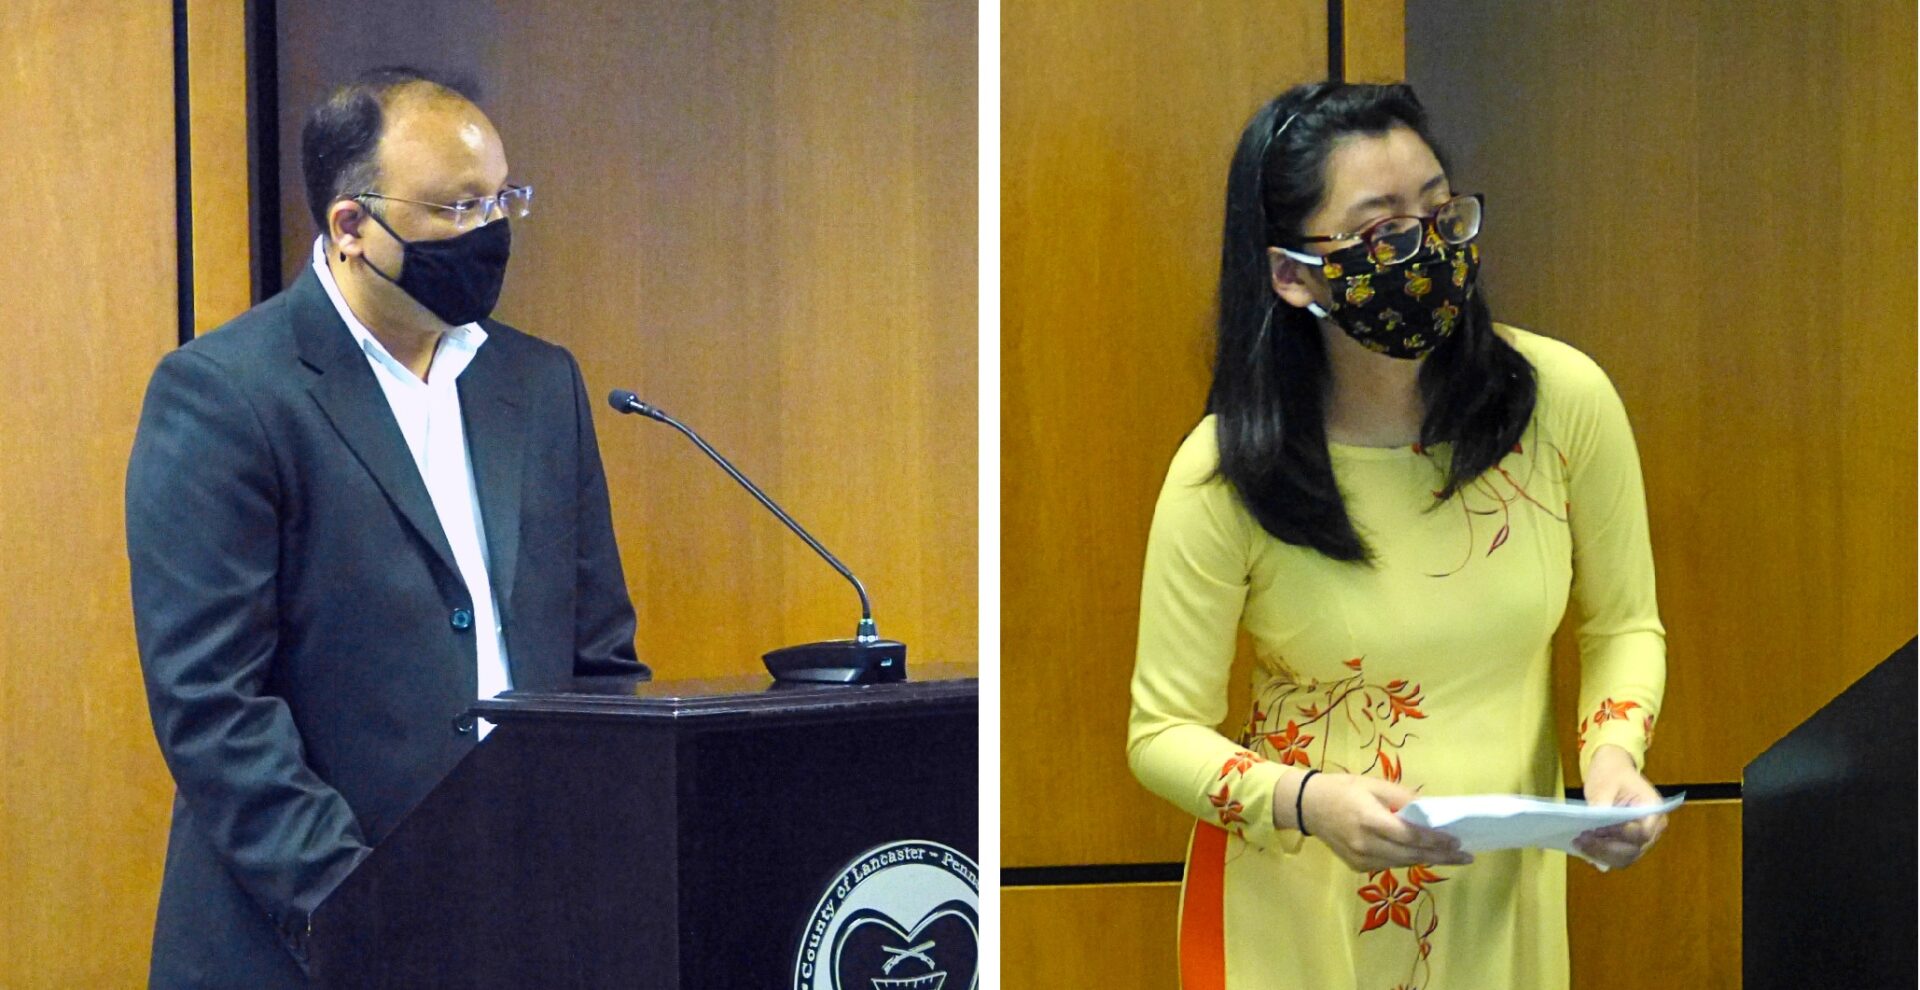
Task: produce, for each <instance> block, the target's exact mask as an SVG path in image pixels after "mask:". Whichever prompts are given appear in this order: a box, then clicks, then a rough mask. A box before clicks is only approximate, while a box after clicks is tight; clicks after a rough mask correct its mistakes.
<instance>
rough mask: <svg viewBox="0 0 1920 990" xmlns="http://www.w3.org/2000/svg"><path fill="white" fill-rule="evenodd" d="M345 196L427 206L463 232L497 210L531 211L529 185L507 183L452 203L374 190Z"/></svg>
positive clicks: (520, 213)
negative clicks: (402, 196)
mask: <svg viewBox="0 0 1920 990" xmlns="http://www.w3.org/2000/svg"><path fill="white" fill-rule="evenodd" d="M348 198H349V199H356V200H358V199H384V200H388V201H390V202H395V203H412V204H413V205H415V206H429V207H432V208H434V209H436V210H439V211H441V212H442V213H444V214H446V216H447V218H448V219H449V220H451V221H452V222H453V229H455V230H458V231H462V232H465V231H469V230H473V229H475V228H477V227H484V226H486V225H487V224H488V223H491V222H492V220H493V216H494V213H495V212H496V211H497V212H498V213H499V214H500V216H503V217H511V218H513V219H515V220H518V219H521V218H522V217H525V216H526V215H528V214H529V213H532V212H533V187H532V186H508V187H507V188H505V189H502V190H500V191H499V192H498V193H495V194H494V195H492V196H476V197H473V198H471V199H463V200H459V201H457V202H453V203H428V202H425V201H423V200H418V199H402V198H401V197H399V196H387V195H384V194H382V193H377V192H363V193H355V194H354V195H352V196H350V197H348Z"/></svg>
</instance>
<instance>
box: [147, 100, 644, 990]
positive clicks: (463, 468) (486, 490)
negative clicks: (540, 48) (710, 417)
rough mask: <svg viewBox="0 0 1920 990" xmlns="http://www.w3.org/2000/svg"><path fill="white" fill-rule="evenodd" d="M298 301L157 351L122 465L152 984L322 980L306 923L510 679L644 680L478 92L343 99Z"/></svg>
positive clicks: (309, 156)
mask: <svg viewBox="0 0 1920 990" xmlns="http://www.w3.org/2000/svg"><path fill="white" fill-rule="evenodd" d="M302 158H303V167H304V170H305V179H306V185H307V193H308V202H309V206H310V208H311V210H312V213H313V217H314V221H315V223H316V225H317V226H318V228H319V231H320V234H319V237H318V238H317V239H316V241H315V245H314V256H313V263H312V264H311V265H310V266H308V267H307V268H306V269H305V270H303V271H302V273H301V274H300V276H299V277H298V278H297V279H296V280H295V281H294V283H293V285H292V286H291V287H289V288H288V289H287V291H285V292H283V293H281V294H279V295H277V296H275V297H273V298H272V299H269V300H267V301H266V302H264V303H262V304H261V305H259V306H257V307H255V308H254V309H253V310H251V311H249V312H247V313H246V314H244V315H242V316H240V317H239V318H237V319H235V320H234V321H232V322H231V323H229V324H227V325H226V326H224V327H221V328H220V329H218V330H215V331H213V332H212V333H209V334H206V335H204V336H202V337H200V338H199V339H197V340H195V341H193V342H192V343H189V344H187V345H185V346H183V347H181V348H180V349H178V350H177V351H174V352H173V353H172V354H169V355H168V356H167V357H166V359H165V360H163V361H162V362H161V363H160V366H159V367H158V368H157V369H156V370H155V372H154V375H153V380H152V383H151V385H150V386H149V388H148V393H147V399H146V404H145V407H144V408H143V410H142V414H141V420H140V428H139V433H138V436H137V438H136V440H135V442H134V449H133V455H132V460H131V462H130V464H129V465H128V471H127V548H128V555H129V557H130V559H131V564H132V577H133V607H134V618H135V627H136V630H137V633H138V638H139V645H140V658H141V666H142V669H143V670H144V672H145V676H146V683H147V692H148V699H149V702H150V706H151V709H152V713H153V723H154V731H155V733H156V735H157V736H158V738H159V742H160V749H161V752H162V754H163V755H164V756H165V758H166V761H167V766H168V767H169V769H170V770H171V771H172V773H173V777H174V780H175V782H176V784H177V787H178V796H177V798H176V799H175V802H174V812H173V826H172V832H171V835H170V838H169V841H168V848H167V864H166V873H165V878H164V880H163V883H162V888H161V895H160V907H159V913H158V919H157V922H156V925H155V931H154V946H153V964H152V973H151V981H152V985H153V986H155V987H229V986H230V987H246V988H261V987H279V986H300V985H303V984H304V983H305V977H304V970H305V961H306V959H305V951H306V945H307V940H308V939H309V938H310V937H313V934H314V933H313V932H312V928H311V922H310V916H311V913H312V911H313V910H314V909H315V908H316V907H317V906H318V905H319V904H320V903H321V901H323V900H324V899H325V898H326V896H327V894H328V893H330V892H331V891H332V890H333V889H334V888H335V887H336V886H337V885H338V884H339V882H340V881H341V879H342V878H344V877H345V876H346V875H347V874H348V873H349V872H350V871H352V870H353V868H354V867H355V866H356V865H357V864H358V863H359V862H360V861H361V860H362V859H363V858H365V857H366V856H367V855H368V854H369V852H370V850H371V847H372V846H373V845H374V844H377V843H378V842H380V841H381V839H382V838H383V837H384V836H385V835H386V834H387V833H388V832H389V831H391V830H392V828H393V826H394V824H395V823H396V822H397V821H398V820H399V819H400V818H401V817H402V816H403V815H404V814H405V813H406V812H407V811H408V810H409V809H411V808H412V807H413V806H414V805H415V804H416V803H418V802H419V800H420V799H421V798H422V797H424V796H425V795H426V794H427V792H428V791H429V790H431V789H432V788H433V786H434V785H435V784H436V783H437V782H438V781H439V780H440V779H441V778H442V777H444V776H445V775H446V774H447V773H448V771H450V770H451V769H452V768H453V766H454V764H456V763H457V762H458V761H459V760H460V759H461V758H462V757H463V756H465V755H466V754H467V753H468V752H469V751H471V750H472V748H473V747H474V746H475V745H476V744H478V743H479V742H480V740H481V738H482V737H484V735H485V734H486V730H487V728H488V726H487V725H486V724H485V723H480V724H478V725H476V724H475V722H474V720H473V719H472V718H470V717H469V716H467V715H466V714H465V712H466V709H467V708H468V706H469V705H470V704H471V703H472V702H473V701H474V700H475V699H476V698H480V697H489V696H491V695H493V694H495V693H498V692H499V691H501V690H505V689H507V688H509V687H515V688H534V689H538V688H552V687H556V686H559V685H561V684H564V683H565V682H566V681H567V680H568V679H569V678H570V677H572V676H574V675H576V674H629V675H633V676H645V675H646V673H647V669H646V667H645V666H644V665H642V664H640V663H639V662H638V661H637V660H636V659H635V655H634V649H633V635H634V613H633V607H632V604H631V603H630V601H629V599H628V597H627V591H626V585H625V580H624V578H623V576H622V573H621V567H620V558H619V554H618V551H617V549H616V547H615V545H614V537H613V526H612V519H611V513H610V511H609V508H608V502H607V488H606V479H605V477H604V475H603V473H602V469H601V464H600V452H599V448H598V446H597V444H596V441H595V439H594V431H593V423H592V420H591V418H590V416H589V409H590V403H589V400H588V396H587V391H586V387H585V384H584V383H583V382H582V380H581V376H580V371H579V368H578V366H577V365H576V364H575V363H574V360H573V358H572V356H571V355H569V354H568V353H567V352H566V351H565V350H563V349H561V348H559V347H557V346H554V345H552V344H548V343H545V342H542V341H540V340H537V339H535V338H533V337H530V336H527V335H525V334H523V333H521V332H519V331H518V330H515V329H513V328H512V327H509V326H506V325H505V324H501V323H498V322H496V321H494V320H491V319H488V314H489V313H490V311H491V310H492V308H493V304H494V302H495V300H496V299H497V298H498V296H499V292H500V287H501V282H502V280H503V279H504V277H505V273H506V263H507V257H508V252H509V246H510V236H511V235H510V229H511V222H512V220H513V219H517V218H522V217H525V216H527V215H528V214H529V212H530V208H531V202H532V190H531V189H529V188H527V187H525V186H516V185H512V184H510V183H509V182H508V174H507V161H506V155H505V152H504V150H503V148H502V145H501V142H500V137H499V135H498V134H497V133H495V131H494V128H493V125H492V123H491V122H490V121H489V120H488V119H487V117H486V115H485V114H483V113H481V112H480V109H479V108H478V107H477V106H475V105H474V103H473V102H472V101H471V100H470V99H469V98H468V96H467V95H466V92H465V91H463V89H462V88H460V87H456V86H454V85H451V84H448V83H446V82H442V81H438V80H435V79H432V78H429V77H427V76H425V75H424V74H422V73H419V72H417V71H414V70H407V69H386V70H376V71H374V72H370V73H368V74H366V75H364V76H362V77H361V78H360V79H358V80H356V81H354V82H353V83H350V84H348V85H346V86H343V87H340V88H339V89H337V90H336V91H335V92H334V93H333V94H332V95H331V96H329V97H328V99H327V100H326V101H325V102H323V103H322V104H321V105H320V106H318V107H317V108H315V110H314V111H313V113H312V114H311V115H310V117H309V118H308V121H307V124H306V126H305V128H304V130H303V133H302Z"/></svg>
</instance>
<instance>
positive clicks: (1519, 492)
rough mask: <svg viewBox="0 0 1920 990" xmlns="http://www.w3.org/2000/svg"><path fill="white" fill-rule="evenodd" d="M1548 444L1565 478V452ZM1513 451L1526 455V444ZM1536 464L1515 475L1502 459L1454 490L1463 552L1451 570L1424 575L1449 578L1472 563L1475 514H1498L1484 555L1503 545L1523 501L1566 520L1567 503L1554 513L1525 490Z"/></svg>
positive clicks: (1475, 539) (1550, 515)
mask: <svg viewBox="0 0 1920 990" xmlns="http://www.w3.org/2000/svg"><path fill="white" fill-rule="evenodd" d="M1547 447H1548V449H1550V450H1552V451H1553V453H1554V455H1555V456H1556V457H1558V458H1559V461H1560V467H1561V477H1563V478H1564V477H1565V476H1566V466H1567V458H1566V455H1565V454H1562V453H1561V452H1560V448H1558V447H1556V446H1554V445H1553V444H1551V443H1548V444H1547ZM1534 453H1535V455H1536V457H1537V455H1538V454H1539V451H1538V450H1536V451H1535V452H1534ZM1513 454H1514V455H1516V456H1526V448H1525V446H1524V445H1523V444H1520V443H1515V444H1514V445H1513ZM1535 467H1536V461H1535V459H1529V460H1528V461H1527V462H1526V470H1525V471H1524V474H1525V477H1524V478H1516V477H1514V475H1513V472H1512V471H1509V470H1508V469H1507V466H1506V464H1505V463H1504V462H1502V463H1500V464H1497V465H1495V466H1494V467H1493V469H1492V470H1490V471H1488V472H1487V473H1486V474H1483V475H1481V476H1480V477H1479V478H1477V479H1475V480H1474V481H1473V482H1472V483H1471V484H1468V485H1466V486H1465V487H1463V488H1461V489H1460V490H1459V491H1458V492H1457V493H1455V495H1454V497H1455V498H1457V499H1458V500H1459V502H1460V511H1461V513H1462V515H1463V517H1464V518H1465V519H1466V523H1467V547H1466V553H1465V554H1464V555H1463V556H1462V557H1461V559H1460V563H1459V564H1457V565H1455V566H1454V568H1453V569H1452V570H1450V571H1446V572H1444V573H1429V574H1428V575H1427V576H1428V577H1437V578H1438V577H1451V576H1452V575H1454V574H1458V573H1459V572H1460V571H1461V569H1462V568H1465V567H1466V566H1467V565H1468V564H1470V563H1472V562H1473V552H1474V546H1475V545H1476V544H1477V542H1478V541H1477V538H1476V537H1475V535H1474V519H1475V517H1476V516H1499V517H1500V528H1499V529H1497V530H1495V531H1494V534H1493V539H1491V540H1489V541H1488V543H1487V549H1486V552H1485V553H1483V554H1481V556H1483V557H1490V556H1492V555H1493V552H1494V551H1495V550H1498V549H1500V548H1501V547H1503V546H1505V545H1506V543H1507V539H1508V538H1509V537H1511V536H1512V535H1513V507H1514V506H1516V505H1519V504H1521V503H1523V502H1524V503H1527V504H1530V505H1532V506H1534V507H1535V508H1537V509H1539V510H1540V511H1541V512H1544V513H1546V514H1547V516H1548V517H1549V518H1552V519H1554V520H1555V521H1557V522H1562V523H1564V522H1566V521H1567V520H1568V518H1569V517H1570V515H1571V512H1572V507H1571V505H1570V504H1563V505H1562V509H1561V511H1560V512H1555V511H1553V510H1552V509H1549V508H1547V507H1546V506H1545V505H1543V504H1542V503H1541V502H1540V500H1539V499H1536V498H1534V497H1533V495H1532V494H1531V493H1529V492H1528V491H1527V486H1528V485H1529V484H1532V483H1533V469H1534V468H1535ZM1433 497H1434V498H1436V499H1437V498H1439V497H1440V493H1439V492H1438V491H1435V492H1434V493H1433Z"/></svg>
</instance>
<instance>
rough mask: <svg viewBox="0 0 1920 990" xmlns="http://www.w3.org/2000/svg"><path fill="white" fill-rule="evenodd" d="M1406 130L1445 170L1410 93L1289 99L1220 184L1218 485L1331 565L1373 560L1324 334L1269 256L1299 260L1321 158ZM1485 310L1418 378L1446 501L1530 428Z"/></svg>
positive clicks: (1526, 383) (1517, 383)
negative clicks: (1443, 446)
mask: <svg viewBox="0 0 1920 990" xmlns="http://www.w3.org/2000/svg"><path fill="white" fill-rule="evenodd" d="M1283 125H1284V126H1283ZM1402 125H1404V126H1406V127H1408V128H1411V129H1412V130H1413V132H1414V133H1415V134H1418V135H1419V136H1420V138H1421V140H1423V141H1425V142H1426V143H1427V146H1428V147H1429V148H1432V149H1433V152H1434V156H1435V157H1436V158H1439V159H1440V161H1441V164H1442V166H1443V167H1444V165H1445V164H1446V159H1445V157H1444V156H1442V154H1441V151H1440V149H1439V147H1438V146H1437V145H1435V144H1434V141H1433V135H1432V134H1431V133H1430V132H1429V131H1428V127H1427V115H1426V111H1425V109H1423V108H1422V107H1421V106H1420V101H1419V99H1418V98H1417V97H1415V96H1414V94H1413V89H1412V88H1411V87H1409V86H1406V85H1404V84H1397V85H1391V86H1371V85H1354V84H1346V83H1336V82H1321V83H1311V84H1308V85H1304V86H1296V87H1294V88H1293V89H1290V90H1288V91H1286V92H1285V93H1282V94H1280V95H1279V96H1278V97H1275V98H1274V100H1273V101H1272V102H1270V103H1268V104H1267V105H1266V106H1264V107H1262V108H1260V111H1259V112H1258V113H1255V114H1254V115H1253V119H1252V120H1250V121H1248V122H1247V127H1246V130H1245V131H1243V132H1242V133H1241V135H1240V147H1239V150H1238V151H1236V152H1235V153H1234V156H1233V167H1232V169H1231V171H1230V172H1229V173H1228V176H1227V217H1226V224H1225V232H1224V236H1223V238H1222V241H1221V246H1220V300H1219V327H1218V343H1217V347H1216V351H1215V355H1214V363H1213V386H1212V388H1211V389H1210V390H1209V391H1208V394H1207V411H1208V412H1210V413H1212V414H1214V416H1215V417H1216V432H1217V437H1218V440H1219V446H1220V467H1219V474H1220V475H1221V476H1222V477H1225V478H1226V479H1227V481H1228V482H1229V483H1230V484H1232V485H1233V488H1234V490H1235V491H1236V492H1237V493H1238V494H1239V496H1240V500H1241V501H1242V502H1243V503H1244V504H1245V505H1246V507H1247V510H1248V511H1249V512H1250V513H1251V514H1252V515H1253V517H1254V519H1256V520H1257V521H1259V523H1260V526H1261V528H1263V529H1265V530H1266V531H1267V532H1268V533H1271V534H1273V536H1274V538H1276V539H1279V540H1282V541H1284V542H1287V543H1291V544H1294V545H1297V546H1305V547H1312V548H1313V549H1315V550H1318V551H1320V552H1321V553H1323V554H1326V555H1327V556H1329V557H1332V558H1333V559H1335V560H1344V561H1370V560H1371V559H1372V552H1371V550H1370V549H1369V547H1368V546H1367V543H1366V541H1365V540H1364V539H1363V538H1362V537H1361V535H1360V533H1359V531H1358V530H1357V529H1355V527H1354V525H1353V520H1352V519H1351V518H1350V517H1349V516H1348V515H1347V508H1346V502H1345V500H1344V499H1342V498H1341V495H1340V489H1339V486H1338V485H1336V484H1335V483H1334V477H1333V464H1332V461H1331V460H1330V459H1329V456H1328V453H1327V433H1326V419H1325V400H1326V398H1327V395H1328V392H1329V388H1330V380H1329V377H1328V366H1327V354H1326V344H1325V341H1324V340H1323V339H1322V338H1321V335H1320V333H1321V331H1320V325H1319V321H1318V320H1316V319H1315V318H1314V317H1313V315H1312V314H1310V313H1308V312H1307V311H1306V310H1304V309H1300V308H1298V307H1295V306H1292V305H1288V304H1287V303H1285V302H1282V301H1281V300H1280V299H1279V297H1278V296H1276V295H1275V294H1274V291H1273V283H1272V277H1271V275H1270V268H1269V266H1268V262H1267V247H1268V246H1269V245H1274V246H1281V247H1290V248H1295V249H1298V248H1299V247H1300V237H1301V234H1302V230H1301V228H1302V226H1303V224H1304V223H1305V221H1306V218H1307V217H1308V216H1309V215H1311V214H1312V213H1313V212H1314V211H1315V210H1316V209H1318V208H1319V206H1320V205H1321V202H1322V200H1323V198H1324V197H1325V195H1326V164H1327V156H1328V154H1329V153H1330V152H1331V151H1332V150H1333V145H1334V142H1335V141H1336V140H1337V139H1338V138H1340V137H1343V136H1345V135H1348V134H1367V135H1380V134H1384V133H1386V132H1387V130H1388V129H1389V128H1392V127H1396V126H1402ZM1276 131H1278V132H1279V133H1277V134H1276V133H1275V132H1276ZM1485 299H1486V294H1485V293H1484V292H1481V291H1476V292H1475V293H1474V294H1473V298H1472V299H1471V300H1469V302H1468V304H1467V306H1466V309H1465V319H1464V320H1463V321H1462V323H1461V325H1460V327H1459V328H1458V329H1457V330H1456V331H1455V332H1454V333H1453V334H1452V335H1450V336H1449V337H1447V338H1446V339H1445V340H1444V341H1442V342H1441V343H1440V345H1439V346H1438V347H1436V348H1434V350H1433V352H1432V353H1430V354H1428V355H1427V357H1426V360H1425V362H1424V364H1423V365H1422V367H1421V368H1420V376H1419V383H1420V396H1421V398H1422V399H1423V400H1424V402H1425V404H1426V417H1425V419H1424V420H1423V421H1422V422H1421V424H1420V442H1421V444H1422V445H1423V446H1426V447H1432V446H1434V445H1436V444H1439V443H1443V442H1445V443H1450V444H1451V445H1452V457H1451V459H1450V460H1449V461H1448V466H1447V477H1446V482H1445V485H1444V486H1443V488H1442V489H1441V491H1440V492H1439V499H1438V501H1441V502H1444V501H1445V500H1446V499H1448V498H1450V497H1451V496H1452V495H1453V494H1454V493H1455V492H1456V491H1458V490H1459V489H1460V488H1461V487H1462V486H1464V485H1466V484H1468V483H1469V482H1471V481H1473V479H1475V478H1477V477H1479V476H1480V474H1481V473H1482V472H1484V471H1486V470H1488V469H1489V468H1491V467H1493V466H1494V465H1496V464H1498V463H1499V462H1500V458H1501V457H1502V456H1503V455H1505V454H1506V453H1507V452H1508V451H1509V450H1511V449H1512V448H1513V446H1514V444H1515V443H1517V442H1518V441H1519V439H1520V434H1521V433H1522V432H1523V431H1524V430H1525V429H1526V425H1527V420H1528V419H1529V418H1530V417H1531V416H1532V415H1533V402H1534V376H1533V367H1532V366H1531V365H1529V364H1528V363H1527V361H1526V359H1525V358H1524V357H1522V356H1521V355H1520V353H1519V352H1518V351H1516V350H1514V349H1513V347H1512V346H1511V345H1509V344H1508V343H1507V342H1506V341H1504V340H1501V339H1500V337H1499V336H1498V335H1497V334H1495V333H1494V331H1493V317H1492V316H1491V314H1490V313H1489V312H1488V310H1487V304H1486V301H1485ZM1436 504H1437V503H1436Z"/></svg>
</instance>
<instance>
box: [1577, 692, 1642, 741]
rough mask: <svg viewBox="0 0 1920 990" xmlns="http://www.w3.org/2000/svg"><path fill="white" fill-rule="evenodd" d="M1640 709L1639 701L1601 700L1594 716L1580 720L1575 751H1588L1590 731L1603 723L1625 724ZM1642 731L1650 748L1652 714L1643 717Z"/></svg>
mask: <svg viewBox="0 0 1920 990" xmlns="http://www.w3.org/2000/svg"><path fill="white" fill-rule="evenodd" d="M1639 707H1641V705H1640V703H1639V702H1638V701H1615V700H1613V699H1612V698H1602V699H1601V700H1600V707H1599V708H1596V709H1594V712H1593V714H1592V715H1589V716H1587V717H1586V718H1583V719H1581V720H1580V731H1579V739H1578V741H1577V743H1576V744H1575V745H1574V751H1575V752H1583V751H1585V750H1586V748H1587V730H1588V729H1590V728H1594V727H1597V726H1599V725H1600V723H1602V722H1613V721H1621V722H1625V721H1627V720H1628V719H1629V718H1631V717H1632V716H1631V715H1629V714H1628V713H1629V712H1631V711H1633V710H1634V709H1635V708H1639ZM1640 730H1641V731H1642V732H1644V733H1645V734H1646V737H1647V739H1646V744H1647V745H1649V746H1651V745H1653V715H1652V714H1651V713H1649V714H1647V715H1644V716H1642V717H1641V719H1640Z"/></svg>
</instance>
